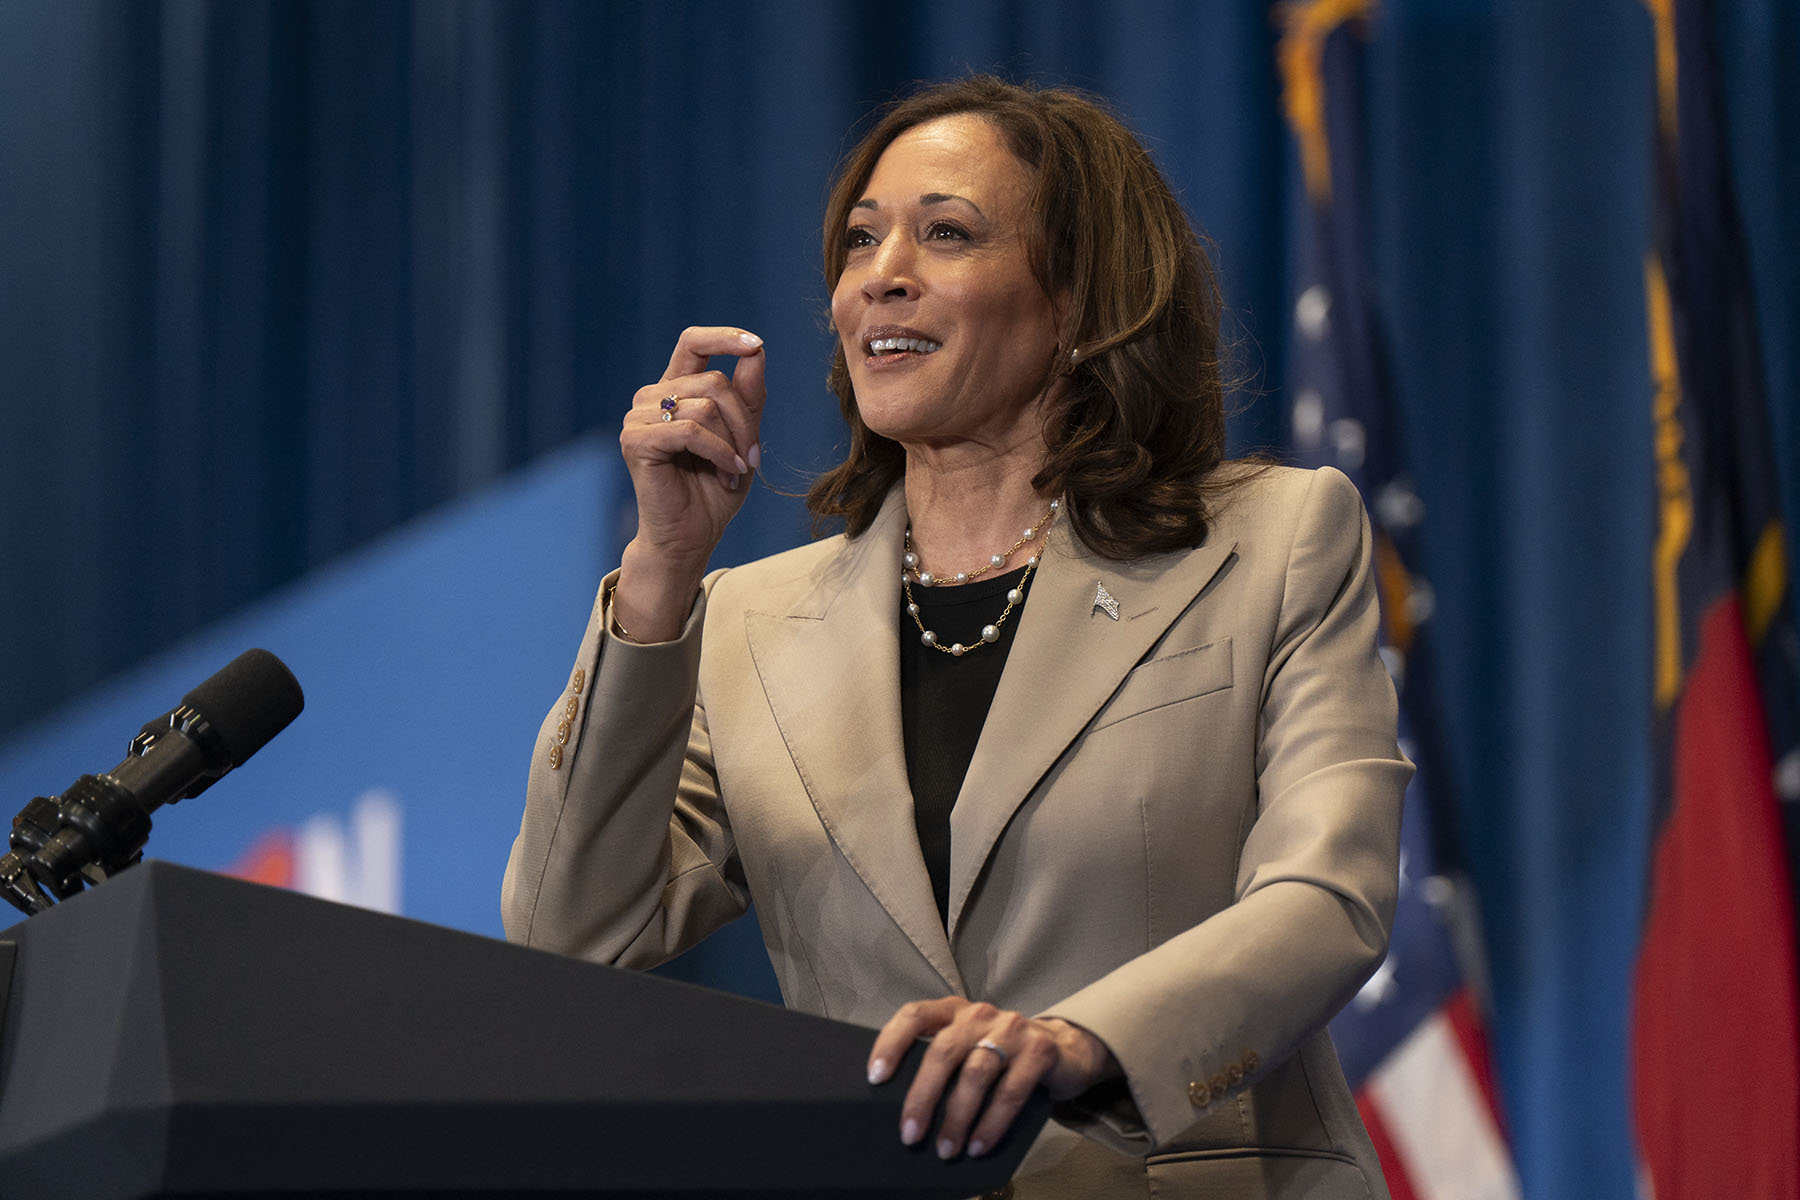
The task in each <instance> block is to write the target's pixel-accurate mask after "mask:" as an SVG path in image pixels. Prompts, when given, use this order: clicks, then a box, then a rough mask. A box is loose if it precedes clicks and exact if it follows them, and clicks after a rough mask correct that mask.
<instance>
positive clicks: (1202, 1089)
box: [1188, 1079, 1212, 1108]
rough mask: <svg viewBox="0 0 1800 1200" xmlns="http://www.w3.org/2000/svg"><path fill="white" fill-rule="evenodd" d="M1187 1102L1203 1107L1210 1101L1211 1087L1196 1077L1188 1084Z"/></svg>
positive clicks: (1196, 1106)
mask: <svg viewBox="0 0 1800 1200" xmlns="http://www.w3.org/2000/svg"><path fill="white" fill-rule="evenodd" d="M1188 1103H1190V1104H1192V1105H1193V1106H1194V1107H1195V1108H1205V1107H1206V1106H1207V1105H1209V1104H1211V1103H1212V1089H1211V1088H1209V1087H1207V1086H1206V1085H1205V1084H1204V1083H1201V1082H1200V1081H1199V1080H1198V1079H1196V1080H1194V1081H1193V1082H1192V1083H1190V1084H1188Z"/></svg>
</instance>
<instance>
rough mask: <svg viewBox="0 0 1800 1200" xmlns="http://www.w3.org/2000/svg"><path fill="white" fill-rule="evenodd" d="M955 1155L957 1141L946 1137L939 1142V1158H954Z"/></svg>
mask: <svg viewBox="0 0 1800 1200" xmlns="http://www.w3.org/2000/svg"><path fill="white" fill-rule="evenodd" d="M955 1156H956V1143H955V1142H953V1141H951V1140H950V1139H949V1138H945V1139H944V1140H943V1141H941V1142H939V1143H938V1157H939V1158H954V1157H955Z"/></svg>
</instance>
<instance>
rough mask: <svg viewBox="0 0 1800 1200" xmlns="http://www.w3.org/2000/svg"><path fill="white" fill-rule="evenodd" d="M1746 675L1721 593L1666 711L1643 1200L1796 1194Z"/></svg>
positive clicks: (1790, 955) (1638, 1040)
mask: <svg viewBox="0 0 1800 1200" xmlns="http://www.w3.org/2000/svg"><path fill="white" fill-rule="evenodd" d="M1756 689H1757V685H1756V671H1755V667H1754V665H1753V664H1752V662H1751V658H1750V649H1749V644H1748V642H1747V641H1746V639H1745V636H1744V625H1743V616H1742V610H1741V609H1740V607H1739V605H1738V598H1737V594H1736V593H1735V592H1732V593H1728V594H1727V595H1726V596H1725V597H1724V598H1723V599H1721V600H1719V601H1718V602H1717V603H1715V604H1714V605H1713V606H1712V607H1711V608H1710V609H1709V610H1708V611H1707V613H1706V615H1705V617H1704V618H1703V619H1702V621H1701V631H1700V644H1699V647H1698V653H1697V655H1696V658H1695V660H1694V663H1693V666H1692V667H1691V668H1690V670H1689V672H1688V677H1687V680H1686V685H1685V690H1684V692H1683V694H1682V698H1681V700H1680V702H1679V706H1678V708H1677V710H1676V721H1675V734H1674V739H1675V745H1674V758H1675V791H1676V796H1677V801H1676V805H1675V808H1674V810H1673V811H1672V812H1671V814H1670V816H1669V820H1668V822H1667V823H1666V824H1665V825H1664V827H1663V830H1662V834H1661V837H1660V838H1659V839H1658V842H1657V845H1656V850H1655V857H1654V864H1653V873H1652V892H1651V905H1650V914H1649V917H1648V920H1647V921H1646V924H1645V929H1644V941H1643V944H1642V946H1641V948H1640V950H1639V952H1638V963H1637V980H1636V1005H1635V1009H1636V1014H1635V1021H1634V1024H1633V1028H1632V1050H1633V1055H1632V1057H1633V1066H1634V1069H1635V1079H1634V1087H1633V1093H1634V1097H1635V1106H1636V1110H1637V1111H1636V1119H1637V1131H1638V1138H1639V1143H1640V1151H1641V1153H1642V1154H1643V1156H1644V1161H1645V1166H1646V1167H1647V1169H1648V1172H1649V1175H1650V1177H1651V1179H1652V1180H1653V1181H1654V1185H1655V1189H1656V1195H1657V1197H1658V1200H1685V1198H1687V1197H1695V1198H1698V1197H1708V1196H1737V1197H1768V1198H1770V1200H1775V1198H1783V1200H1786V1198H1791V1197H1794V1196H1800V1137H1797V1136H1796V1131H1797V1130H1800V1045H1797V1044H1796V1043H1797V1037H1796V1022H1795V1012H1796V1010H1797V1007H1800V1005H1797V999H1796V985H1795V963H1794V952H1793V946H1794V938H1793V923H1792V912H1791V910H1790V908H1789V907H1788V901H1787V887H1788V883H1787V863H1786V860H1785V857H1784V852H1783V848H1782V841H1781V836H1782V835H1781V826H1780V816H1779V814H1778V812H1777V810H1776V807H1775V797H1774V792H1773V788H1772V786H1771V784H1770V777H1769V770H1770V761H1769V748H1768V740H1767V735H1766V733H1765V731H1764V723H1763V719H1762V710H1761V704H1760V701H1759V699H1758V696H1757V690H1756Z"/></svg>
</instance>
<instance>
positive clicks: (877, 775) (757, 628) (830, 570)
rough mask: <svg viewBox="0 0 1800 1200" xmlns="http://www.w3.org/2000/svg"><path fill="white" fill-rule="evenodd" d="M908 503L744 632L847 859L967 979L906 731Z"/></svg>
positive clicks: (954, 984) (949, 968) (886, 510)
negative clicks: (948, 919) (922, 823)
mask: <svg viewBox="0 0 1800 1200" xmlns="http://www.w3.org/2000/svg"><path fill="white" fill-rule="evenodd" d="M905 524H906V506H905V502H904V498H903V497H902V495H901V493H900V490H899V489H898V488H896V489H895V491H894V493H893V494H892V495H891V496H889V497H888V500H887V503H886V505H885V506H884V507H883V508H882V511H881V514H880V515H879V516H878V517H877V518H876V519H875V523H874V524H873V525H872V526H870V528H869V529H868V531H867V532H865V533H864V534H863V535H862V536H861V537H859V538H857V539H856V540H855V541H853V542H850V543H848V544H846V546H845V547H844V550H843V552H842V553H841V554H838V555H836V556H835V557H834V558H833V559H832V561H831V562H830V563H829V564H828V565H827V566H826V567H825V568H824V569H823V570H821V571H820V572H818V573H817V574H816V575H815V576H814V579H813V581H812V585H811V587H810V588H809V589H808V590H806V591H804V592H803V593H801V594H800V595H798V596H797V598H796V599H795V600H794V601H793V602H792V603H791V604H790V605H788V606H787V607H786V609H785V610H783V611H778V612H755V611H753V612H749V613H747V614H746V615H745V618H744V622H745V633H746V635H747V637H748V639H749V644H750V653H751V657H752V658H753V660H754V661H755V663H756V670H757V674H758V675H759V676H760V677H761V680H762V685H763V692H764V694H765V695H766V696H767V697H768V701H769V708H770V711H771V712H772V713H773V714H774V717H775V723H776V724H777V725H778V726H779V727H780V729H781V735H782V738H783V740H784V741H785V742H786V743H787V749H788V753H789V755H790V756H791V757H792V758H793V760H794V766H795V769H796V770H797V771H798V772H799V774H800V778H801V780H802V781H803V782H804V783H805V785H806V791H807V795H808V797H809V798H810V799H811V800H812V805H813V808H814V809H815V810H816V811H817V812H818V814H819V820H820V821H822V822H823V823H824V825H825V829H826V831H827V832H828V833H830V835H831V838H832V840H833V841H834V842H835V843H836V844H837V847H838V849H839V850H840V851H841V852H842V853H843V855H844V859H845V861H847V862H848V863H849V864H850V866H851V868H852V869H853V870H855V871H856V873H857V875H858V876H860V877H861V879H862V881H863V883H864V884H865V885H866V886H867V887H868V889H869V891H870V892H871V893H872V894H873V895H874V896H875V899H876V900H877V901H879V902H880V904H881V906H882V907H883V908H885V909H886V910H887V912H888V914H889V915H890V916H891V917H892V918H893V919H894V923H895V924H896V925H898V926H899V927H900V929H901V931H902V932H903V933H905V935H906V936H907V938H908V939H909V940H910V941H911V942H912V943H913V945H914V946H916V947H917V948H918V950H919V953H920V954H922V955H923V956H924V957H925V960H926V961H927V962H929V963H930V964H931V966H932V967H933V968H935V969H936V970H937V972H938V974H939V975H941V976H942V977H943V979H944V983H945V986H946V987H947V988H948V989H949V990H950V991H951V992H953V993H955V994H958V995H961V994H962V993H963V992H964V990H965V989H964V986H963V981H962V976H961V974H960V973H959V972H958V971H957V969H956V961H955V959H954V958H953V957H952V956H951V953H950V940H949V938H948V936H947V935H946V933H945V931H944V925H943V922H942V920H941V919H940V918H939V916H938V909H937V900H936V899H935V898H934V897H933V896H932V893H931V877H930V875H929V874H928V873H927V872H926V870H925V860H924V857H923V855H922V854H921V853H920V851H919V838H918V832H917V830H916V829H915V828H914V825H913V798H912V790H911V787H910V786H909V784H908V782H907V774H906V749H905V742H904V740H903V738H902V734H901V729H900V656H899V649H898V647H899V637H900V592H899V580H900V549H901V542H902V536H903V533H904V531H905Z"/></svg>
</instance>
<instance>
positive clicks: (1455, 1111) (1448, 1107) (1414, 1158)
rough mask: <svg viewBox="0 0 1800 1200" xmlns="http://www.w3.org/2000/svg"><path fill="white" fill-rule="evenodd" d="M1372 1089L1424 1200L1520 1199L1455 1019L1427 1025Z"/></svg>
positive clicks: (1438, 1017) (1435, 1019)
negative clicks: (1455, 1025) (1452, 1025)
mask: <svg viewBox="0 0 1800 1200" xmlns="http://www.w3.org/2000/svg"><path fill="white" fill-rule="evenodd" d="M1369 1091H1370V1093H1371V1094H1372V1096H1373V1098H1374V1100H1375V1103H1376V1104H1377V1106H1379V1108H1380V1109H1381V1113H1382V1119H1383V1123H1384V1124H1385V1125H1386V1126H1387V1130H1388V1136H1389V1137H1390V1138H1391V1139H1392V1140H1393V1142H1394V1145H1395V1146H1396V1147H1397V1148H1398V1149H1399V1151H1400V1153H1401V1156H1402V1157H1403V1158H1404V1159H1405V1162H1406V1164H1407V1169H1408V1171H1409V1172H1410V1173H1411V1175H1412V1178H1413V1183H1414V1190H1415V1191H1416V1192H1417V1194H1418V1195H1419V1197H1420V1200H1451V1198H1455V1200H1518V1196H1519V1182H1518V1178H1517V1176H1516V1175H1514V1173H1513V1167H1512V1156H1511V1154H1510V1152H1509V1151H1508V1149H1507V1146H1506V1142H1505V1139H1503V1138H1502V1137H1501V1135H1500V1130H1499V1127H1498V1126H1497V1125H1496V1124H1495V1123H1494V1117H1493V1113H1492V1111H1491V1109H1490V1108H1489V1105H1488V1099H1487V1096H1486V1095H1484V1094H1483V1092H1482V1089H1481V1085H1480V1082H1479V1081H1478V1080H1477V1078H1476V1076H1475V1072H1474V1071H1473V1070H1471V1069H1470V1066H1469V1062H1468V1060H1467V1059H1466V1058H1465V1057H1464V1056H1463V1050H1462V1043H1461V1041H1460V1039H1459V1038H1458V1037H1457V1034H1456V1031H1455V1030H1454V1029H1452V1028H1451V1023H1450V1020H1449V1019H1448V1018H1447V1017H1445V1016H1444V1015H1442V1014H1441V1013H1439V1014H1434V1015H1433V1016H1432V1017H1431V1018H1430V1019H1428V1020H1427V1021H1425V1022H1424V1023H1423V1024H1421V1025H1420V1026H1419V1028H1418V1029H1417V1030H1415V1031H1414V1032H1413V1034H1412V1036H1410V1037H1408V1038H1407V1039H1406V1041H1405V1042H1403V1043H1401V1045H1400V1049H1398V1050H1397V1051H1395V1052H1394V1053H1393V1054H1392V1055H1391V1056H1389V1058H1388V1059H1387V1061H1385V1062H1383V1063H1382V1064H1381V1066H1380V1067H1378V1068H1376V1070H1375V1073H1374V1074H1373V1075H1371V1076H1370V1078H1369Z"/></svg>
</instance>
